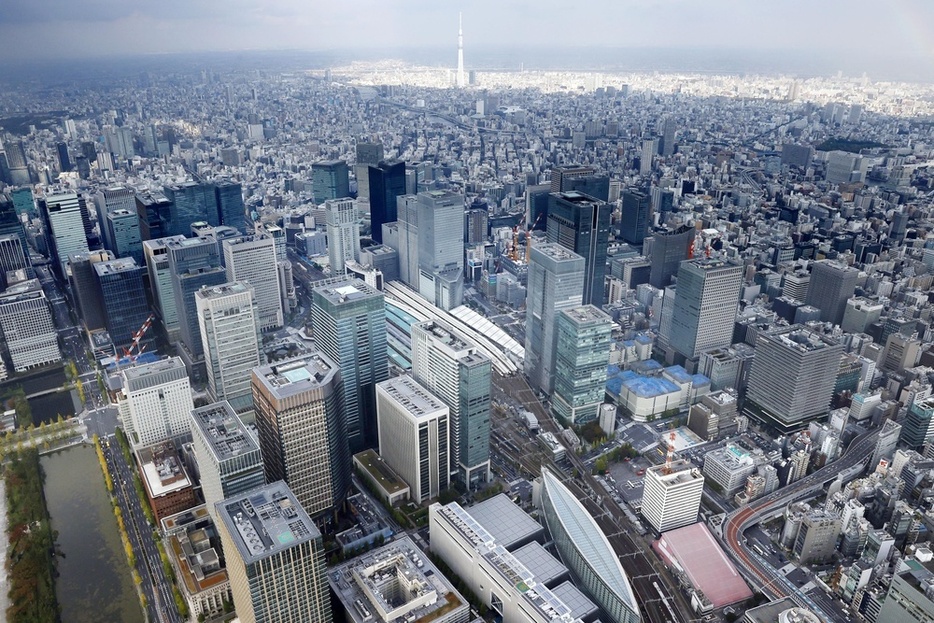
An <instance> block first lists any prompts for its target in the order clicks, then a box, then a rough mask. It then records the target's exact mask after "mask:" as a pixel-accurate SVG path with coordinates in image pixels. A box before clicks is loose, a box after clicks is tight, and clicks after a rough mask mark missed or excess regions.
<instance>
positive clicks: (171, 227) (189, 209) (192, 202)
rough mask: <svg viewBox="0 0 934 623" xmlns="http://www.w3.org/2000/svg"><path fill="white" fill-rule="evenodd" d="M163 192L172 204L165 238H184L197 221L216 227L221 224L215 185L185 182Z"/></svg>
mask: <svg viewBox="0 0 934 623" xmlns="http://www.w3.org/2000/svg"><path fill="white" fill-rule="evenodd" d="M163 190H164V191H165V196H166V198H167V199H168V200H169V201H171V202H172V207H171V208H170V209H169V218H168V220H167V221H165V222H164V223H163V232H162V235H163V236H176V235H179V234H181V235H183V236H184V235H186V234H187V233H188V231H189V229H190V227H191V224H192V223H194V222H195V221H207V222H208V224H210V225H214V226H215V227H216V226H218V225H220V224H221V223H220V215H219V213H218V209H217V197H216V196H215V194H214V186H213V184H207V183H204V182H184V183H182V184H172V185H169V186H165V187H164V188H163Z"/></svg>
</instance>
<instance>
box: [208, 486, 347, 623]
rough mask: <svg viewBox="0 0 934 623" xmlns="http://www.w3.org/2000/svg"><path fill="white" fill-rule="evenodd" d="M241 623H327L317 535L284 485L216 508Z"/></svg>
mask: <svg viewBox="0 0 934 623" xmlns="http://www.w3.org/2000/svg"><path fill="white" fill-rule="evenodd" d="M216 509H217V516H218V520H217V528H218V532H220V535H221V544H222V546H223V549H224V557H225V558H226V560H227V574H228V576H229V578H230V590H231V593H233V600H234V606H235V607H236V609H237V617H238V618H239V619H240V621H241V622H242V623H299V622H308V621H314V622H315V623H331V620H332V619H331V601H330V597H329V595H328V578H327V569H326V561H325V558H324V543H323V540H322V537H321V532H320V531H319V530H318V528H317V526H315V524H314V522H312V521H311V518H310V517H309V516H308V513H306V512H305V509H303V508H302V506H301V504H299V501H298V499H297V498H296V496H295V494H294V493H292V491H291V490H290V489H289V487H288V486H287V485H286V484H285V483H284V482H274V483H271V484H268V485H266V486H264V487H262V488H260V489H254V490H253V491H249V492H247V493H242V494H239V495H236V496H234V497H231V498H227V499H226V500H224V501H223V502H220V503H218V504H217V506H216Z"/></svg>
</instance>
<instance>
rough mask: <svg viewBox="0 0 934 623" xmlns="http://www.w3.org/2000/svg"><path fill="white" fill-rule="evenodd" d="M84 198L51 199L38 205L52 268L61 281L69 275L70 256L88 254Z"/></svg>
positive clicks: (71, 194)
mask: <svg viewBox="0 0 934 623" xmlns="http://www.w3.org/2000/svg"><path fill="white" fill-rule="evenodd" d="M85 210H87V207H86V206H85V203H84V198H83V197H79V196H78V195H76V194H75V193H67V194H62V195H50V196H48V197H46V198H45V199H41V200H40V201H39V212H40V214H41V215H42V221H43V224H44V226H45V235H46V240H47V242H48V246H49V256H50V257H51V258H52V267H53V269H54V270H55V271H56V273H58V276H59V278H60V279H64V278H65V275H66V274H67V271H66V268H65V266H66V265H67V264H68V256H70V255H71V254H72V253H79V252H81V251H87V250H88V239H87V236H86V235H85V232H84V220H85V218H84V215H83V212H84V211H85Z"/></svg>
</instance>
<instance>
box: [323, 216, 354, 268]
mask: <svg viewBox="0 0 934 623" xmlns="http://www.w3.org/2000/svg"><path fill="white" fill-rule="evenodd" d="M324 214H325V218H326V219H327V220H326V223H327V230H328V260H329V261H330V265H331V274H332V275H343V274H344V272H345V270H344V262H346V261H347V260H353V261H356V260H358V259H359V258H360V229H359V226H358V225H357V210H356V207H355V206H354V200H353V199H328V200H327V201H325V203H324Z"/></svg>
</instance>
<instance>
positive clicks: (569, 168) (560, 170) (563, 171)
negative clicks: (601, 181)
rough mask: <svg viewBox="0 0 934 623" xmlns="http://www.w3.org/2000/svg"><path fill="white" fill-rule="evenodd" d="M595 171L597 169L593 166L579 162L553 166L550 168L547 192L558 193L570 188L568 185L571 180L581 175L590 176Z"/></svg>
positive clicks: (581, 176)
mask: <svg viewBox="0 0 934 623" xmlns="http://www.w3.org/2000/svg"><path fill="white" fill-rule="evenodd" d="M596 172H597V170H596V169H594V168H593V167H588V166H583V165H579V164H571V165H562V166H557V167H554V168H552V169H551V186H550V191H549V192H553V193H560V192H565V191H567V190H570V189H569V188H568V185H569V183H570V181H571V180H574V179H577V178H583V177H592V176H594V175H595V174H596Z"/></svg>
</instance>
